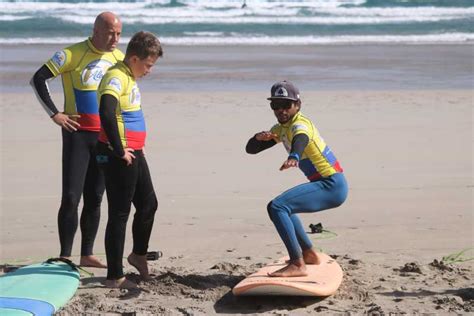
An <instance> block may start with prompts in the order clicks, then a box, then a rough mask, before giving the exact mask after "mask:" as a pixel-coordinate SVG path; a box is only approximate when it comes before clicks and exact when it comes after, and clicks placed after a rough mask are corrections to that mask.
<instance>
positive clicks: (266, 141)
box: [245, 132, 277, 154]
mask: <svg viewBox="0 0 474 316" xmlns="http://www.w3.org/2000/svg"><path fill="white" fill-rule="evenodd" d="M276 137H277V135H275V134H273V133H271V132H260V133H257V134H255V136H254V137H252V138H250V139H249V141H248V142H247V146H245V151H246V152H247V153H248V154H258V153H259V152H261V151H263V150H265V149H268V148H270V147H273V146H274V145H275V144H276V143H277V142H276V140H275V139H276Z"/></svg>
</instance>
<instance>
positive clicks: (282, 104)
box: [270, 100, 293, 111]
mask: <svg viewBox="0 0 474 316" xmlns="http://www.w3.org/2000/svg"><path fill="white" fill-rule="evenodd" d="M292 105H293V101H291V100H272V102H270V107H271V108H272V110H273V111H276V110H280V109H281V110H289V109H290V108H291V106H292Z"/></svg>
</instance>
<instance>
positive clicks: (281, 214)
mask: <svg viewBox="0 0 474 316" xmlns="http://www.w3.org/2000/svg"><path fill="white" fill-rule="evenodd" d="M347 193H348V187H347V182H346V179H345V177H344V174H342V173H336V174H333V175H332V176H330V177H327V178H323V179H320V180H318V181H314V182H309V183H304V184H300V185H298V186H296V187H294V188H291V189H289V190H287V191H285V192H283V193H282V194H280V195H279V196H277V197H276V198H275V199H273V200H272V201H271V202H270V203H269V204H268V206H267V210H268V214H269V215H270V218H271V220H272V221H273V223H274V225H275V227H276V229H277V231H278V234H279V235H280V238H281V239H282V240H283V242H284V244H285V246H286V248H287V250H288V253H289V255H290V259H291V260H295V259H298V258H301V257H302V250H306V249H310V248H311V247H312V243H311V240H310V239H309V238H308V236H307V234H306V232H305V230H304V227H303V224H302V223H301V221H300V219H299V218H298V216H297V215H296V214H297V213H314V212H319V211H322V210H327V209H330V208H334V207H338V206H339V205H341V204H342V203H343V202H344V201H345V200H346V197H347Z"/></svg>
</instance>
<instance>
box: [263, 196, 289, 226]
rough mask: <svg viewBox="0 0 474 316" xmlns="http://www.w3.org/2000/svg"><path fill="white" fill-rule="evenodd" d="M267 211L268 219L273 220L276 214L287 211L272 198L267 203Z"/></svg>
mask: <svg viewBox="0 0 474 316" xmlns="http://www.w3.org/2000/svg"><path fill="white" fill-rule="evenodd" d="M267 212H268V216H270V219H271V220H272V221H273V219H274V218H275V216H276V215H278V214H279V213H282V212H288V210H287V208H286V207H284V206H283V205H281V204H280V203H279V202H278V201H277V200H272V201H270V203H268V205H267Z"/></svg>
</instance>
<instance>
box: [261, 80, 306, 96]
mask: <svg viewBox="0 0 474 316" xmlns="http://www.w3.org/2000/svg"><path fill="white" fill-rule="evenodd" d="M270 93H271V95H272V96H271V97H269V98H267V100H278V99H280V100H292V101H298V100H299V99H300V91H299V90H298V88H297V87H295V86H294V85H293V84H292V83H291V82H289V81H286V80H284V81H280V82H277V83H275V84H274V85H273V86H272V89H271V91H270Z"/></svg>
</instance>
